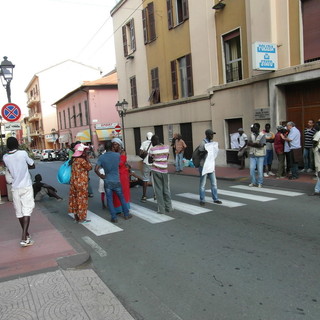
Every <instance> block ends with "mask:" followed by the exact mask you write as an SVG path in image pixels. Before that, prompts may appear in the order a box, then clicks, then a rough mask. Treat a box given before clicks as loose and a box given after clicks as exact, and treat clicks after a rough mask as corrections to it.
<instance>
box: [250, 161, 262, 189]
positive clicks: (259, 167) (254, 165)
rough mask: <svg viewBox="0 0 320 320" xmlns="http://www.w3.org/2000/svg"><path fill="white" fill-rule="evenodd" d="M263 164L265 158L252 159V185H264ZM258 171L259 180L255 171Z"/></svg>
mask: <svg viewBox="0 0 320 320" xmlns="http://www.w3.org/2000/svg"><path fill="white" fill-rule="evenodd" d="M263 162H264V157H250V177H251V183H253V184H263ZM256 169H257V170H258V179H257V178H256V172H255V170H256Z"/></svg>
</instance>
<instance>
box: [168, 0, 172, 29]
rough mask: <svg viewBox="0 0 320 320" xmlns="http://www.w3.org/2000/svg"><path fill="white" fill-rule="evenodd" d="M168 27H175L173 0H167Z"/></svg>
mask: <svg viewBox="0 0 320 320" xmlns="http://www.w3.org/2000/svg"><path fill="white" fill-rule="evenodd" d="M167 14H168V29H169V30H170V29H172V28H173V13H172V0H167Z"/></svg>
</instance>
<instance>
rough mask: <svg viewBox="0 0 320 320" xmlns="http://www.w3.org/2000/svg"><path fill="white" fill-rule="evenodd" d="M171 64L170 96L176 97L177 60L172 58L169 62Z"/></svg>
mask: <svg viewBox="0 0 320 320" xmlns="http://www.w3.org/2000/svg"><path fill="white" fill-rule="evenodd" d="M170 65H171V81H172V98H173V99H174V100H175V99H178V98H179V94H178V78H177V61H176V60H173V61H171V62H170Z"/></svg>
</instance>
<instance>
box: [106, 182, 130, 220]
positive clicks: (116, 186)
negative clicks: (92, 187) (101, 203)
mask: <svg viewBox="0 0 320 320" xmlns="http://www.w3.org/2000/svg"><path fill="white" fill-rule="evenodd" d="M104 190H105V192H106V197H107V205H108V209H109V211H110V214H111V218H112V219H116V218H117V212H116V210H115V209H114V205H113V191H114V192H115V193H116V194H117V196H118V198H119V200H120V202H121V205H122V208H123V211H124V212H123V214H124V216H125V217H126V216H128V214H129V209H128V206H127V203H126V200H125V199H124V196H123V193H122V188H121V184H120V182H119V183H109V184H108V183H105V186H104Z"/></svg>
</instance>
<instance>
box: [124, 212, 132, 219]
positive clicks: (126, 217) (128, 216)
mask: <svg viewBox="0 0 320 320" xmlns="http://www.w3.org/2000/svg"><path fill="white" fill-rule="evenodd" d="M131 218H132V214H130V213H129V214H128V215H127V216H124V220H129V219H131Z"/></svg>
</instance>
